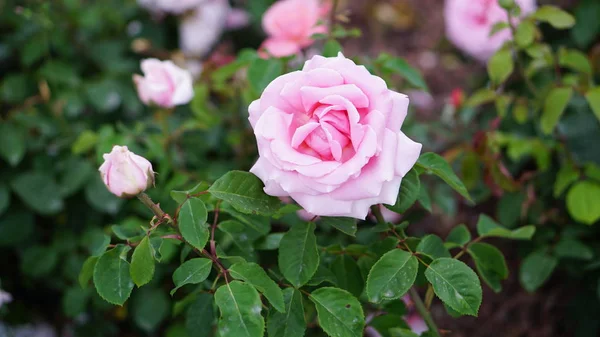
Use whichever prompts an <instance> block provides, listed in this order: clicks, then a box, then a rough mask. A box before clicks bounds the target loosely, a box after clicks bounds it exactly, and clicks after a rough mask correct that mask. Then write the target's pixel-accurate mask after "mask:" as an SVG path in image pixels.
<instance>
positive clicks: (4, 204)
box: [0, 183, 10, 215]
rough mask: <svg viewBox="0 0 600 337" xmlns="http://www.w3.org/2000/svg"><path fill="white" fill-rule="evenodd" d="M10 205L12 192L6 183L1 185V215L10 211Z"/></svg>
mask: <svg viewBox="0 0 600 337" xmlns="http://www.w3.org/2000/svg"><path fill="white" fill-rule="evenodd" d="M9 205H10V190H9V189H8V186H6V185H5V184H4V183H0V215H2V214H4V212H5V211H6V210H7V209H8V206H9Z"/></svg>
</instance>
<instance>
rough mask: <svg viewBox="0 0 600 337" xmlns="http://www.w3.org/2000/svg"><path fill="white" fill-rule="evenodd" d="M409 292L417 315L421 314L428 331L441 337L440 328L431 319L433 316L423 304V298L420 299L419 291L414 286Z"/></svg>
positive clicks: (436, 336)
mask: <svg viewBox="0 0 600 337" xmlns="http://www.w3.org/2000/svg"><path fill="white" fill-rule="evenodd" d="M409 293H410V298H411V299H412V301H413V302H414V303H415V308H416V309H417V311H418V312H419V315H421V318H423V320H424V321H425V324H427V327H428V328H429V332H430V333H431V334H433V336H435V337H441V335H440V330H439V329H438V327H437V325H436V324H435V322H434V321H433V317H431V314H430V313H429V311H428V310H427V308H425V304H423V300H421V296H420V295H419V293H418V292H417V291H416V290H415V288H414V287H413V288H410V290H409Z"/></svg>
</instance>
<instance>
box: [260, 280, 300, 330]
mask: <svg viewBox="0 0 600 337" xmlns="http://www.w3.org/2000/svg"><path fill="white" fill-rule="evenodd" d="M283 298H284V302H285V308H284V309H285V310H284V312H279V311H275V310H271V311H269V317H268V318H267V332H268V335H269V337H288V336H303V335H304V331H305V330H306V319H305V318H304V305H303V304H302V295H301V294H300V292H299V291H298V290H296V289H294V288H287V289H285V290H284V291H283Z"/></svg>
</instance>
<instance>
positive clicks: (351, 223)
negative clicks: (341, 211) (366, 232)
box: [320, 216, 358, 236]
mask: <svg viewBox="0 0 600 337" xmlns="http://www.w3.org/2000/svg"><path fill="white" fill-rule="evenodd" d="M320 219H321V222H322V223H323V224H325V225H327V226H331V227H334V228H336V229H337V230H339V231H340V232H342V233H344V234H348V235H350V236H356V230H357V229H358V228H357V226H356V219H353V218H346V217H337V216H336V217H330V216H322V217H321V218H320Z"/></svg>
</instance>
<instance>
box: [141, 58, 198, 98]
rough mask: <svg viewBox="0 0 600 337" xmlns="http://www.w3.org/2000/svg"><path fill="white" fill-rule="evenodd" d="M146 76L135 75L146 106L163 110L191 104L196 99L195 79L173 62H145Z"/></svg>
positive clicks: (155, 60) (143, 68) (143, 67)
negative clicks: (153, 105) (154, 105)
mask: <svg viewBox="0 0 600 337" xmlns="http://www.w3.org/2000/svg"><path fill="white" fill-rule="evenodd" d="M141 67H142V71H143V72H144V76H140V75H137V74H136V75H133V82H134V83H135V85H136V87H137V91H138V96H139V97H140V99H141V100H142V102H144V104H156V105H158V106H161V107H163V108H172V107H174V106H176V105H182V104H187V103H189V102H190V101H191V100H192V98H193V97H194V88H193V84H192V83H193V79H192V74H190V72H189V71H187V70H184V69H181V68H179V67H178V66H176V65H175V64H174V63H173V62H171V61H160V60H157V59H147V60H143V61H142V64H141Z"/></svg>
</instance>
